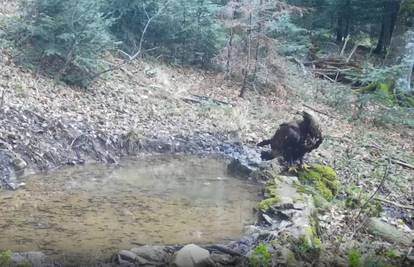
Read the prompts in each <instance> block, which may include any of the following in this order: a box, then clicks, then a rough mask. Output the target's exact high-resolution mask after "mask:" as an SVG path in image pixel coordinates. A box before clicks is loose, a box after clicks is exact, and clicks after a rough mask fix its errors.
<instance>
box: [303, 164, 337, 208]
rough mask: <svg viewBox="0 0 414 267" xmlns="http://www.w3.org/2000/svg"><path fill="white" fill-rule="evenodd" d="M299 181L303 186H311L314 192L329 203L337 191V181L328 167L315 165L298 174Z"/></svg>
mask: <svg viewBox="0 0 414 267" xmlns="http://www.w3.org/2000/svg"><path fill="white" fill-rule="evenodd" d="M299 180H300V181H301V182H302V183H304V184H310V185H312V186H313V187H314V188H315V189H316V191H317V192H318V193H319V194H320V195H321V196H322V197H324V198H325V199H326V200H328V201H330V200H332V199H333V197H334V196H335V195H336V194H337V193H338V191H339V186H340V183H339V179H338V176H337V174H336V172H335V171H334V169H332V168H331V167H329V166H323V165H315V166H312V167H311V168H310V169H308V170H302V171H300V172H299Z"/></svg>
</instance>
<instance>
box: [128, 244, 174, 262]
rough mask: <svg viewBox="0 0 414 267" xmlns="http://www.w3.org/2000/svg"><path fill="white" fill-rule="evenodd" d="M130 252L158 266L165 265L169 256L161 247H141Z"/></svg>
mask: <svg viewBox="0 0 414 267" xmlns="http://www.w3.org/2000/svg"><path fill="white" fill-rule="evenodd" d="M131 251H132V252H133V253H135V254H136V255H137V256H138V257H141V258H143V259H145V260H147V261H149V262H152V264H156V265H160V266H162V265H165V264H166V263H167V262H169V259H170V254H169V253H168V252H166V250H165V247H163V246H142V247H136V248H133V249H131Z"/></svg>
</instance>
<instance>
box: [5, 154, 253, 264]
mask: <svg viewBox="0 0 414 267" xmlns="http://www.w3.org/2000/svg"><path fill="white" fill-rule="evenodd" d="M25 182H26V186H25V188H23V189H19V190H18V191H16V192H0V251H1V250H5V249H10V250H13V251H33V250H41V251H44V252H46V253H48V254H50V255H53V256H57V255H58V256H59V257H60V256H64V255H89V256H91V257H94V256H96V257H100V255H109V254H110V253H112V252H113V251H115V250H118V249H123V248H131V247H133V246H136V245H139V244H180V243H189V242H196V243H212V242H225V241H227V240H230V239H237V238H238V237H240V235H241V234H242V231H243V228H244V226H245V225H247V224H250V223H252V222H253V221H254V213H253V208H254V207H256V206H257V201H258V195H259V191H260V188H259V186H258V185H256V184H253V183H250V182H247V181H245V180H240V179H237V178H232V177H230V176H229V175H228V174H227V172H226V165H225V163H223V162H222V161H218V160H215V159H200V158H195V157H168V158H145V159H140V160H138V161H136V160H135V161H125V162H123V163H122V164H121V167H108V166H103V165H89V166H83V167H74V168H67V169H63V170H59V171H58V172H54V173H50V174H48V175H41V176H34V177H30V178H28V179H26V180H25Z"/></svg>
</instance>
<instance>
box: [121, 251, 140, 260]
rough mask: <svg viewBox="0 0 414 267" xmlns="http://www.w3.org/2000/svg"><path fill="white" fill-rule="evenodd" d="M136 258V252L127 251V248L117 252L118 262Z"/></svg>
mask: <svg viewBox="0 0 414 267" xmlns="http://www.w3.org/2000/svg"><path fill="white" fill-rule="evenodd" d="M137 258H138V256H137V254H135V253H134V252H132V251H129V250H121V251H120V252H119V253H118V260H119V263H122V262H124V261H126V262H135V261H136V260H137Z"/></svg>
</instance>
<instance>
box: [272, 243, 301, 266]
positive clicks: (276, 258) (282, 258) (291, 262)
mask: <svg viewBox="0 0 414 267" xmlns="http://www.w3.org/2000/svg"><path fill="white" fill-rule="evenodd" d="M275 250H276V253H274V254H273V260H272V261H273V263H274V264H275V263H276V264H279V265H282V266H298V262H297V261H296V258H295V254H294V253H293V252H292V251H291V250H290V249H288V248H286V247H282V246H280V245H275Z"/></svg>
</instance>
